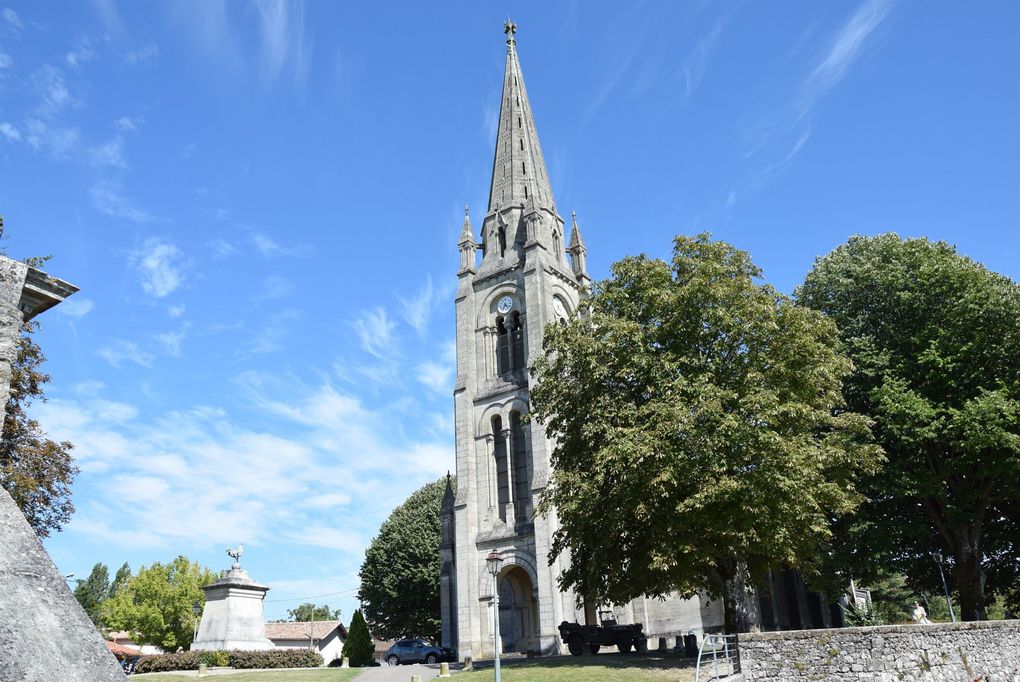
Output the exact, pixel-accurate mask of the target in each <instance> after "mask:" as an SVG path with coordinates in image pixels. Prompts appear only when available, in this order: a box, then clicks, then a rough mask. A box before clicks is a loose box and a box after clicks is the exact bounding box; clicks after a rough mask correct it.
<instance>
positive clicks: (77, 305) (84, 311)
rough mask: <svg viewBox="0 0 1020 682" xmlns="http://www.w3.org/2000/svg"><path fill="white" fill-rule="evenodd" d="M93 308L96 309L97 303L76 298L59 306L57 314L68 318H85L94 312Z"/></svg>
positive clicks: (87, 299) (88, 299)
mask: <svg viewBox="0 0 1020 682" xmlns="http://www.w3.org/2000/svg"><path fill="white" fill-rule="evenodd" d="M93 307H95V303H94V302H93V301H92V299H90V298H78V297H77V296H75V297H73V298H69V299H67V300H66V301H64V302H63V303H61V304H60V305H59V306H57V312H59V313H61V314H62V315H67V316H68V317H85V316H86V315H88V314H89V313H90V312H92V308H93Z"/></svg>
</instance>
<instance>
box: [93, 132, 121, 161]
mask: <svg viewBox="0 0 1020 682" xmlns="http://www.w3.org/2000/svg"><path fill="white" fill-rule="evenodd" d="M88 157H89V163H90V164H91V165H92V166H93V167H95V168H103V167H105V166H111V167H113V168H127V161H125V160H124V139H123V138H122V137H121V136H120V135H114V136H113V137H112V138H110V139H109V140H108V141H106V142H104V143H102V144H99V145H95V146H93V147H91V148H90V149H89V150H88Z"/></svg>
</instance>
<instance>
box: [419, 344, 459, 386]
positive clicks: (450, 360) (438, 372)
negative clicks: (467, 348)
mask: <svg viewBox="0 0 1020 682" xmlns="http://www.w3.org/2000/svg"><path fill="white" fill-rule="evenodd" d="M456 371H457V345H456V343H454V342H453V341H447V342H446V343H444V344H443V351H442V355H441V357H439V358H438V359H436V360H428V361H426V362H423V363H421V364H419V365H418V367H417V368H416V373H415V378H417V379H418V381H419V382H421V383H422V384H424V385H425V386H426V387H428V388H429V389H430V390H432V391H434V392H436V393H440V394H449V393H450V392H451V391H452V390H453V378H454V374H455V373H456Z"/></svg>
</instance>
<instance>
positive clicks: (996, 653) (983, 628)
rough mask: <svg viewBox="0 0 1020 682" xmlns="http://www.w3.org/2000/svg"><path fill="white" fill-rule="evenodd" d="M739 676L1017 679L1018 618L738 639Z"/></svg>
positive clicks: (781, 680)
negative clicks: (1016, 619) (1012, 619)
mask: <svg viewBox="0 0 1020 682" xmlns="http://www.w3.org/2000/svg"><path fill="white" fill-rule="evenodd" d="M739 647H740V669H741V672H742V673H743V676H744V679H745V680H748V681H751V680H770V681H772V682H800V681H801V680H831V681H833V682H841V681H844V680H855V681H856V680H876V681H881V682H885V681H889V682H898V681H900V680H925V681H932V680H946V681H949V680H951V681H953V682H958V681H959V682H963V681H967V682H971V681H974V680H982V681H983V682H999V681H1006V680H1009V681H1011V682H1016V681H1020V621H984V622H979V623H955V624H949V623H940V624H933V625H882V626H877V627H867V628H842V629H837V630H800V631H788V632H762V633H752V634H746V635H740V637H739Z"/></svg>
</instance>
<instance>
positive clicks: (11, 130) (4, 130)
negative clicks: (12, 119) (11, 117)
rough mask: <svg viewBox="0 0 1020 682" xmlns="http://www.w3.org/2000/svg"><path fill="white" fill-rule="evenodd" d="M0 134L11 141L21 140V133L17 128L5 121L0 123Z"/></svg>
mask: <svg viewBox="0 0 1020 682" xmlns="http://www.w3.org/2000/svg"><path fill="white" fill-rule="evenodd" d="M0 135H3V136H4V137H5V138H7V139H8V140H10V141H11V142H20V141H21V133H20V132H18V129H17V128H15V127H14V126H13V125H11V124H10V123H7V122H6V121H5V122H3V123H0Z"/></svg>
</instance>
